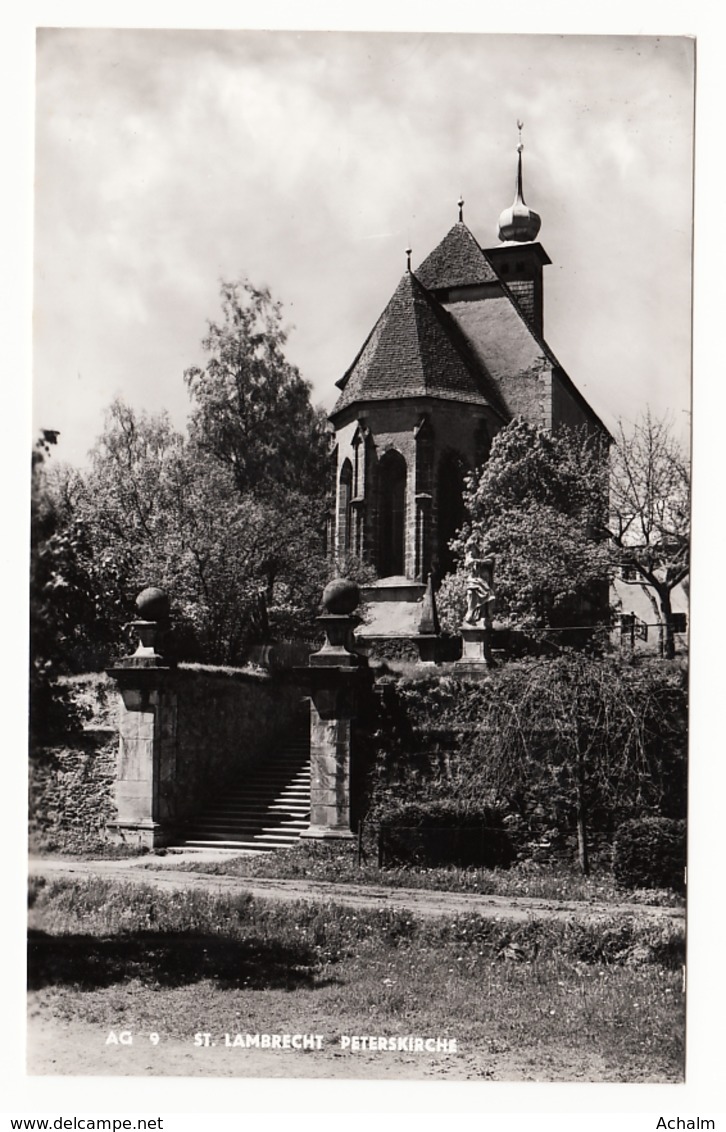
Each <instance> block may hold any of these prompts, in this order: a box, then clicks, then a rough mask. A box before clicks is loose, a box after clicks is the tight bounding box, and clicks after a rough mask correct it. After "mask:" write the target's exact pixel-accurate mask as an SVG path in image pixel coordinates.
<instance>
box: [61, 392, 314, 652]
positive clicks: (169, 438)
mask: <svg viewBox="0 0 726 1132" xmlns="http://www.w3.org/2000/svg"><path fill="white" fill-rule="evenodd" d="M292 498H293V497H292V496H290V497H288V498H287V499H286V500H285V503H284V505H283V504H282V503H281V502H280V500H278V499H276V498H275V497H274V496H266V495H257V494H256V493H253V492H251V491H245V492H241V491H240V490H239V489H238V487H237V485H236V483H235V481H234V479H233V477H232V474H231V472H230V470H229V469H228V468H227V467H225V466H224V464H222V463H221V462H220V461H218V460H216V459H215V458H214V457H213V456H212V455H210V453H209V452H207V451H206V450H205V449H204V448H202V447H200V446H199V445H197V444H195V443H194V442H192V441H188V440H186V439H185V438H184V437H183V436H182V434H181V433H178V432H176V431H175V430H174V429H173V427H172V426H171V423H170V421H169V418H168V415H167V414H166V413H160V414H157V415H149V414H146V413H137V412H135V411H134V410H133V409H131V408H130V407H129V406H127V405H125V404H124V403H123V402H122V401H115V402H114V403H113V405H112V406H111V407H110V409H109V412H108V414H107V418H106V427H105V429H104V432H103V434H102V435H101V437H99V439H98V441H97V443H96V445H95V447H94V449H93V451H92V453H91V469H90V471H89V473H88V474H87V475H86V477H85V478H84V480H83V482H82V485H81V489H80V491H79V492H78V497H77V499H76V501H75V505H74V508H73V516H72V523H71V524H69V525H72V526H73V528H74V529H75V530H77V531H78V532H80V533H81V534H82V536H83V538H84V540H85V542H86V544H87V545H88V546H89V547H90V548H91V551H92V553H90V554H89V556H88V557H89V560H90V568H91V569H92V570H93V572H94V576H100V578H101V579H102V578H103V577H104V576H105V577H106V578H107V589H106V600H105V605H104V608H103V609H101V610H98V611H97V612H96V613H95V615H94V617H93V619H92V620H91V622H90V623H89V624H88V625H87V629H88V631H89V633H90V634H91V636H92V637H93V638H94V639H95V640H96V642H97V643H98V644H101V643H102V642H103V643H104V644H106V652H107V654H109V653H110V654H113V652H116V653H117V652H118V651H119V649H122V648H124V647H126V648H128V646H129V643H130V642H129V641H128V640H127V639H126V633H125V626H126V624H127V622H128V620H129V618H130V615H131V611H132V609H133V600H134V598H135V596H136V594H137V593H138V592H139V591H140V590H141V589H143V588H144V587H145V586H148V585H159V586H162V587H163V588H165V589H167V590H168V592H169V595H170V597H171V599H172V604H173V611H174V621H175V623H176V637H177V645H178V648H179V649H180V651H181V654H182V658H183V659H195V660H205V661H209V662H212V663H220V664H237V663H240V662H241V661H242V660H243V659H244V658H245V655H246V651H247V648H248V646H249V644H250V643H251V642H252V641H253V640H254V639H255V637H256V635H257V634H259V632H260V631H261V628H262V625H261V622H260V617H261V616H262V612H263V605H265V606H266V607H267V608H268V609H269V611H270V615H271V618H272V621H273V624H272V630H273V631H274V630H275V629H276V628H278V627H279V626H278V625H277V624H276V622H280V621H282V622H284V626H283V631H284V632H294V631H295V628H296V627H297V626H300V625H308V624H310V621H311V619H312V616H313V615H314V612H315V609H316V607H317V603H318V601H319V596H320V592H321V590H322V587H323V584H324V577H325V563H324V561H323V560H322V556H321V555H319V554H318V541H319V540H318V537H317V534H316V527H315V519H316V510H315V505H314V501H311V500H309V499H308V498H306V497H302V498H300V499H297V497H295V498H296V499H297V505H292V503H291V500H292ZM306 508H307V509H306ZM263 598H264V602H263ZM104 634H106V635H104ZM111 644H112V645H113V647H112V648H111V647H109V645H111Z"/></svg>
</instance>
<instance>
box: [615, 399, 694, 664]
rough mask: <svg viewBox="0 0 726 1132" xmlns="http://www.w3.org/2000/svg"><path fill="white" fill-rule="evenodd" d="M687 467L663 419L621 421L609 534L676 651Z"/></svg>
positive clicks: (685, 561) (686, 553) (686, 552)
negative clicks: (675, 600)
mask: <svg viewBox="0 0 726 1132" xmlns="http://www.w3.org/2000/svg"><path fill="white" fill-rule="evenodd" d="M690 510H691V481H690V466H689V462H688V459H687V457H686V455H685V453H684V452H683V451H682V449H681V448H680V446H679V445H678V443H677V442H676V440H675V438H674V437H673V435H672V432H671V429H670V426H669V424H668V422H667V421H665V420H657V419H656V418H655V417H653V416H651V414H650V412H648V413H646V414H645V416H644V417H643V418H642V419H641V420H639V421H637V422H636V424H635V427H634V429H633V431H632V433H631V434H630V435H626V433H625V430H624V429H623V426H622V424H621V425H620V430H619V435H618V443H617V445H616V447H615V449H614V451H613V456H612V481H611V489H610V521H609V529H608V534H609V537H610V539H611V545H612V547H613V549H614V553H615V559H616V561H617V563H618V564H619V565H620V566H624V567H627V568H628V569H630V570H631V571H633V572H634V574H635V576H636V578H637V579H638V580H639V581H640V583H641V584H644V586H645V590H646V593H647V594H648V596H649V597H650V600H651V603H652V604H653V608H654V610H655V612H656V616H657V617H658V620H659V621H661V623H662V624H663V626H664V630H665V633H664V641H663V652H664V655H665V656H666V657H668V658H672V657H673V656H674V655H675V642H674V635H673V612H672V609H671V594H672V592H673V590H674V589H675V587H676V586H678V585H680V584H681V583H684V582H685V581H686V580H687V578H688V576H689V571H690V534H691V520H690Z"/></svg>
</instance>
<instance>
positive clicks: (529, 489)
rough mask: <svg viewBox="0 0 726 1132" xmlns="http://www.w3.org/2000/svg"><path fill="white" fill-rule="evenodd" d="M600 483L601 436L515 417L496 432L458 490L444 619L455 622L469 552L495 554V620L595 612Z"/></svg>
mask: <svg viewBox="0 0 726 1132" xmlns="http://www.w3.org/2000/svg"><path fill="white" fill-rule="evenodd" d="M606 485H607V453H606V451H605V449H604V443H603V441H602V440H601V439H600V438H599V437H595V436H592V435H590V434H585V433H579V432H571V431H567V430H562V431H560V432H558V433H555V434H552V433H549V432H546V431H545V430H543V429H536V428H534V427H533V426H532V425H529V424H527V423H526V422H525V421H524V420H522V419H520V418H517V419H515V420H514V421H512V422H511V423H510V424H509V425H507V426H506V428H504V429H502V430H501V431H500V432H499V433H497V435H496V437H495V438H494V441H493V443H492V448H491V452H490V455H489V459H488V460H487V462H486V464H484V466H483V467H482V468H481V470H480V471H479V473H478V475H475V476H472V477H470V478H469V481H468V486H467V490H466V492H465V496H464V502H465V504H466V508H467V511H468V514H469V520H468V522H467V523H466V524H465V526H464V527H463V528H462V530H461V532H460V534H459V535H458V536H457V538H456V539H455V540H454V542H453V543H452V547H453V549H454V552H455V553H456V554H457V555H458V556H459V558H460V565H459V568H458V571H457V575H456V578H455V579H454V580H452V582H450V583H449V586H448V587H447V589H446V590H445V592H444V603H443V604H444V610H443V617H444V623H445V626H446V628H447V629H448V630H449V631H455V628H458V626H454V624H453V622H454V620H455V619H456V618H458V616H459V613H460V611H461V594H462V592H463V591H465V577H466V573H467V570H466V565H465V561H464V559H465V557H466V556H467V555H472V556H473V557H478V558H489V557H494V559H495V563H496V565H495V589H496V592H497V619H498V620H499V621H504V622H505V623H507V622H509V623H512V624H516V625H519V626H537V627H542V626H550V625H554V626H557V625H564V624H571V623H573V619H575V620H574V623H575V624H581V623H582V621H583V619H584V620H585V621H586V622H587V623H591V622H592V621H593V620H594V621H596V620H598V618H601V617H602V615H603V612H604V608H605V607H606V605H607V597H606V580H607V576H608V558H607V547H606V545H605V543H604V541H603V539H602V538H598V537H596V531H597V530H599V529H601V528H602V524H603V520H604V514H605V505H606V497H607V486H606ZM604 594H605V596H603V595H604ZM449 607H450V608H449ZM460 623H461V622H459V624H460Z"/></svg>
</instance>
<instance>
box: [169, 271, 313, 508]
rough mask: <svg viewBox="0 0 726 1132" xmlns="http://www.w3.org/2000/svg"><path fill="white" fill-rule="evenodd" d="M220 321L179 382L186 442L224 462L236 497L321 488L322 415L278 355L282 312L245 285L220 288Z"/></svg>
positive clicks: (261, 293) (284, 338) (284, 335)
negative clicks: (185, 397) (186, 404)
mask: <svg viewBox="0 0 726 1132" xmlns="http://www.w3.org/2000/svg"><path fill="white" fill-rule="evenodd" d="M221 299H222V314H223V321H222V322H221V323H217V322H210V323H209V331H208V333H207V335H206V337H205V338H204V339H203V341H202V346H203V348H204V350H205V351H206V353H207V354H208V355H209V360H208V361H207V364H206V366H205V367H204V369H200V368H199V367H198V366H192V367H191V368H189V369H187V370H186V372H185V379H186V383H187V386H188V388H189V392H190V394H191V397H192V400H193V402H194V408H193V410H192V415H191V420H190V432H191V437H192V439H193V440H194V441H195V442H196V443H197V444H198V445H199V447H200V448H202V449H204V450H205V451H206V452H208V453H210V454H211V455H213V456H214V457H215V459H217V460H219V461H220V462H221V463H222V464H224V465H225V466H226V467H227V468H228V469H229V470H230V471H231V472H232V475H233V477H234V482H235V484H236V486H237V489H238V490H239V491H241V492H244V491H254V492H256V493H257V494H264V495H269V494H270V493H271V492H274V490H275V489H279V488H283V489H292V490H295V491H297V492H301V493H302V494H307V495H309V494H313V495H314V494H321V493H323V492H324V491H325V490H326V488H327V473H328V464H327V450H328V440H327V427H326V421H325V416H324V414H323V413H322V412H321V411H318V410H316V409H314V408H313V406H312V405H311V402H310V388H311V387H310V385H309V383H308V382H306V381H304V380H303V378H302V377H301V376H300V373H299V372H298V370H297V369H296V367H295V366H293V365H291V364H290V363H289V362H288V361H287V359H286V357H285V355H284V350H283V348H284V346H285V343H286V341H287V332H286V330H285V328H284V326H283V322H282V308H281V304H280V303H279V302H275V301H274V300H273V299H272V297H271V295H270V292H269V290H268V289H267V288H261V289H260V288H257V287H254V286H253V285H252V284H251V283H250V282H248V281H247V280H241V281H237V282H232V283H226V282H223V283H222V284H221Z"/></svg>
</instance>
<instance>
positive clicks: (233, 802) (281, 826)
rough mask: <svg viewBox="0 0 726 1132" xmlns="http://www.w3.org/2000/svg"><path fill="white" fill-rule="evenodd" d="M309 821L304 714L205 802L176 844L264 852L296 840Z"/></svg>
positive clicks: (280, 847) (306, 728) (308, 766)
mask: <svg viewBox="0 0 726 1132" xmlns="http://www.w3.org/2000/svg"><path fill="white" fill-rule="evenodd" d="M309 823H310V733H309V723H308V721H307V719H306V720H305V721H304V725H301V726H300V727H298V728H296V730H295V732H294V733H293V734H292V735H291V736H290V737H289V738H288V739H287V741H285V742H283V743H282V744H281V745H280V747H279V749H278V750H277V751H275V752H274V753H273V754H271V755H270V756H269V757H268V758H267V759H266V761H265V762H264V763H263V764H262V765H261V766H260V768H259V769H258V770H256V771H255V772H252V773H248V774H247V775H246V777H245V779H244V780H243V781H240V782H239V783H237V784H236V785H235V784H233V785H232V786H229V787H227V789H226V790H225V791H224V794H223V796H221V797H219V798H217V799H216V800H214V801H212V802H209V803H208V804H207V805H206V806H205V808H204V809H203V810H202V811H201V812H200V813H199V814H198V815H197V817H195V818H194V820H193V822H192V823H191V824H190V825H189V827H188V829H187V830H186V832H185V835H184V837H183V839H182V840H181V841H180V842H178V845H181V846H184V847H185V848H189V849H229V850H232V851H235V850H236V851H238V852H239V851H242V850H244V851H245V852H247V851H250V850H252V851H254V852H258V853H260V852H268V853H269V852H270V851H273V850H275V849H285V848H289V846H291V845H295V844H296V842H297V841H298V840H299V839H300V834H301V832H302V830H304V829H307V827H308V825H309Z"/></svg>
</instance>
